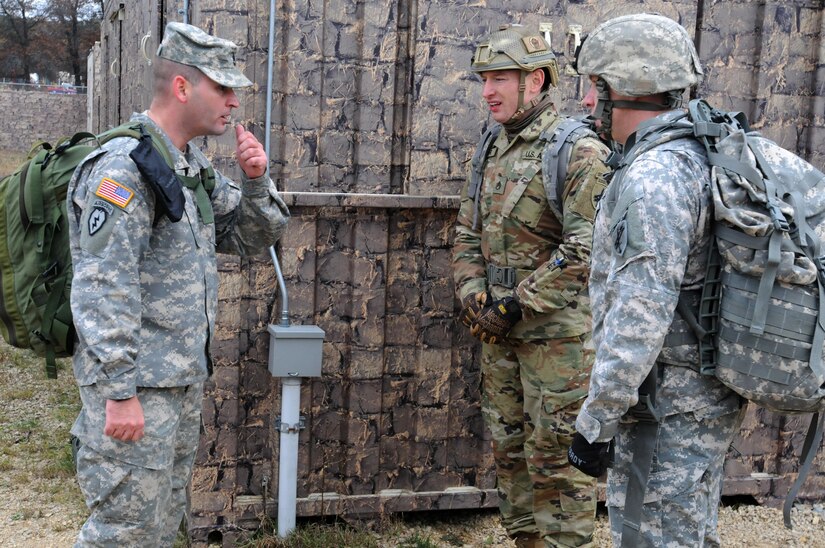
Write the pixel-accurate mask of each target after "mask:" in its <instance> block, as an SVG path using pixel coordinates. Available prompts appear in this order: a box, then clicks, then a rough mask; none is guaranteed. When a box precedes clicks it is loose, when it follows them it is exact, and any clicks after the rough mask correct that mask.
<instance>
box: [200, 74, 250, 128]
mask: <svg viewBox="0 0 825 548" xmlns="http://www.w3.org/2000/svg"><path fill="white" fill-rule="evenodd" d="M238 106H239V102H238V96H237V95H235V91H234V90H233V89H232V88H228V87H226V86H222V85H220V84H219V83H217V82H215V81H214V80H212V79H211V78H208V77H207V76H205V75H204V77H203V78H201V79H200V81H199V82H198V83H197V84H195V86H194V89H193V94H192V110H191V112H193V113H194V114H193V118H194V119H193V120H192V123H193V124H194V125H196V126H198V127H197V128H196V131H197V133H195V135H223V134H224V132H226V129H227V128H228V127H229V126H230V125H231V117H230V114H231V112H232V109H233V108H237V107H238Z"/></svg>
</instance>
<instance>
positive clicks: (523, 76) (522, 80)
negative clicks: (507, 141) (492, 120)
mask: <svg viewBox="0 0 825 548" xmlns="http://www.w3.org/2000/svg"><path fill="white" fill-rule="evenodd" d="M526 89H527V73H526V72H524V71H523V70H521V71H519V81H518V103H517V104H518V107H517V108H516V111H515V112H514V113H513V115H512V116H510V119H509V120H507V121H506V122H504V125H505V126H506V125H510V124H514V123H516V122H518V121H519V119H520V118H521V117H522V116H523V115H524V113H525V112H526V111H527V109H528V108H529V107H528V106H527V105H525V104H524V90H526Z"/></svg>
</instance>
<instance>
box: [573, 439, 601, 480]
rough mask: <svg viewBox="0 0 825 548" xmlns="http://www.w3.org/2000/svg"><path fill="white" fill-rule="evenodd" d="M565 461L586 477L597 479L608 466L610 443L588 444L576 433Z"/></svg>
mask: <svg viewBox="0 0 825 548" xmlns="http://www.w3.org/2000/svg"><path fill="white" fill-rule="evenodd" d="M567 461H568V462H569V463H570V464H572V465H573V466H575V467H576V468H578V469H579V470H581V471H582V472H584V473H585V474H587V475H588V476H593V477H594V478H598V477H599V476H601V475H602V474H604V473H605V471H607V469H608V467H609V466H610V442H598V441H597V442H594V443H590V442H588V441H587V440H586V439H584V436H582V435H581V434H579V433H578V432H576V433H575V434H574V435H573V443H571V444H570V448H569V449H568V450H567Z"/></svg>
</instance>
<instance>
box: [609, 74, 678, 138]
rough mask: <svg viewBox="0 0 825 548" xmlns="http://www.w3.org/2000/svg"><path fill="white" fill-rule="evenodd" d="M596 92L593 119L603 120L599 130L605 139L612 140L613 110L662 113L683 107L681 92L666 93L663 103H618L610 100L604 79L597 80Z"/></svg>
mask: <svg viewBox="0 0 825 548" xmlns="http://www.w3.org/2000/svg"><path fill="white" fill-rule="evenodd" d="M596 90H597V91H598V99H597V100H598V102H597V103H596V110H595V111H594V112H593V118H594V119H596V120H601V122H602V125H601V127H600V128H599V133H600V134H601V135H602V137H604V138H605V139H610V138H611V137H610V133H611V130H612V129H613V109H614V108H624V109H632V110H646V111H651V112H655V111H661V110H672V109H674V108H679V107H680V106H681V105H682V92H681V90H673V91H668V92H666V93H665V101H664V102H663V103H652V102H650V101H621V100H620V101H616V100H613V99H611V98H610V88H609V87H608V85H607V82H605V81H604V79H602V78H599V79H597V80H596Z"/></svg>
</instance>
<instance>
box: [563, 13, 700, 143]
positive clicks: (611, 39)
mask: <svg viewBox="0 0 825 548" xmlns="http://www.w3.org/2000/svg"><path fill="white" fill-rule="evenodd" d="M576 70H577V72H578V73H579V74H582V75H585V76H597V77H598V80H597V81H596V85H597V88H598V91H599V105H598V106H597V111H596V112H595V113H594V116H595V117H596V118H599V119H601V120H602V129H603V130H604V131H607V132H609V127H610V118H611V116H610V114H611V111H612V109H613V108H614V107H619V108H628V109H637V110H669V109H674V108H678V107H680V106H681V104H682V95H683V93H684V91H685V90H686V89H688V88H690V87H692V86H695V85H696V84H698V83H699V81H700V79H701V77H702V74H703V72H702V65H701V63H700V62H699V55H698V54H697V53H696V47H695V46H694V45H693V41H692V40H691V38H690V35H689V34H688V32H687V30H685V28H684V27H683V26H681V25H680V24H679V23H677V22H676V21H674V20H672V19H669V18H668V17H664V16H662V15H657V14H650V13H639V14H634V15H624V16H621V17H616V18H613V19H610V20H608V21H605V22H604V23H602V24H601V25H599V26H598V27H596V29H595V30H594V31H593V32H592V33H590V34H589V35H588V36H587V38H585V40H584V42H583V43H582V45H581V47H580V49H579V51H578V54H577V56H576ZM608 87H609V88H610V89H612V90H613V91H615V92H616V93H619V94H621V95H627V96H630V97H644V96H648V95H656V94H659V93H664V94H665V102H664V103H663V104H656V103H651V102H645V101H611V100H610V95H609V93H608Z"/></svg>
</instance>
